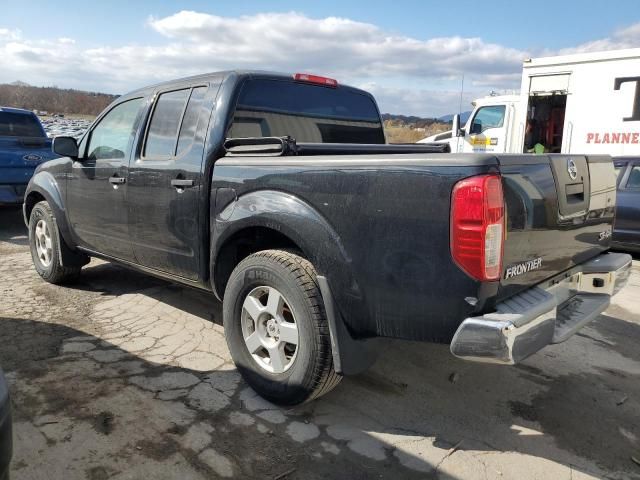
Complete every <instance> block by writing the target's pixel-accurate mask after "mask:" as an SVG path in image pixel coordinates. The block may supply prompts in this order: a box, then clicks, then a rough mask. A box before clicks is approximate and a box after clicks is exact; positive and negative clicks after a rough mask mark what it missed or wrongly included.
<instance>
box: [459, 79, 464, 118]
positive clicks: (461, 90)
mask: <svg viewBox="0 0 640 480" xmlns="http://www.w3.org/2000/svg"><path fill="white" fill-rule="evenodd" d="M463 93H464V73H463V74H462V82H461V83H460V105H459V106H458V113H459V114H460V115H462V94H463Z"/></svg>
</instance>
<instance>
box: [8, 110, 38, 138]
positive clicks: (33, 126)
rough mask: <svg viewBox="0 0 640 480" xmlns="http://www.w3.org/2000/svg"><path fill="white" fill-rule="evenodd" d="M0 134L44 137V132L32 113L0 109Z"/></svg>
mask: <svg viewBox="0 0 640 480" xmlns="http://www.w3.org/2000/svg"><path fill="white" fill-rule="evenodd" d="M0 136H2V137H44V132H43V131H42V127H41V126H40V122H38V120H37V119H36V117H35V116H34V115H31V114H28V113H12V112H3V111H1V110H0Z"/></svg>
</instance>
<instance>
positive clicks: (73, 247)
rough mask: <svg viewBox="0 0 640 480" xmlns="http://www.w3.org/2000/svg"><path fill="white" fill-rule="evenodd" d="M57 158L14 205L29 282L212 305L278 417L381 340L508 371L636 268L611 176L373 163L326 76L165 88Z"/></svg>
mask: <svg viewBox="0 0 640 480" xmlns="http://www.w3.org/2000/svg"><path fill="white" fill-rule="evenodd" d="M444 147H446V146H444ZM53 148H54V150H55V152H56V153H58V154H60V155H62V156H63V157H64V158H60V159H57V160H53V161H50V162H47V163H45V164H44V165H41V166H40V167H38V169H37V171H36V174H35V175H34V177H33V178H32V179H31V181H30V182H29V186H28V188H27V196H26V198H25V203H24V217H25V222H26V223H27V224H28V228H29V242H30V248H31V254H32V257H33V262H34V266H35V269H36V271H37V272H38V274H39V275H40V276H41V277H42V278H43V279H44V280H46V281H48V282H51V283H62V282H64V281H70V280H73V279H76V278H77V277H78V275H79V273H80V270H81V268H82V266H83V265H84V264H86V263H87V262H88V261H89V258H90V257H91V256H96V257H101V258H105V259H108V260H112V261H116V262H120V263H122V264H125V265H128V266H130V267H132V268H136V269H138V270H141V271H143V272H146V273H149V274H152V275H157V276H160V277H163V278H166V279H169V280H171V281H175V282H179V283H182V284H185V285H189V286H192V287H196V288H200V289H202V290H206V291H210V292H212V293H213V294H214V295H216V296H217V297H218V298H219V299H222V300H223V317H224V327H225V335H226V338H227V343H228V345H229V349H230V352H231V355H232V357H233V359H234V361H235V363H236V365H237V367H238V369H239V371H240V372H241V373H242V375H243V376H244V378H245V379H246V381H247V382H248V383H249V384H250V385H251V386H252V387H253V388H254V389H255V390H256V391H257V392H259V393H260V394H261V395H263V396H264V397H266V398H267V399H269V400H272V401H274V402H278V403H282V404H296V403H300V402H304V401H307V400H311V399H313V398H317V397H319V396H320V395H323V394H325V393H326V392H328V391H329V390H331V389H332V388H333V387H335V386H336V385H337V383H338V382H339V380H340V378H341V376H342V375H348V374H355V373H359V372H361V371H363V370H364V369H366V368H367V367H368V366H369V365H370V364H371V363H372V361H373V360H375V358H376V356H377V355H378V353H379V351H380V348H379V345H378V342H376V338H377V337H391V338H402V339H410V340H418V341H435V342H447V343H451V351H452V353H453V354H454V355H456V356H458V357H460V358H464V359H468V360H474V361H483V362H491V363H502V364H514V363H517V362H519V361H521V360H522V359H524V358H526V357H527V356H529V355H531V354H533V353H535V352H536V351H538V350H539V349H541V348H543V347H544V346H545V345H548V344H549V343H556V342H562V341H564V340H566V339H567V338H569V337H570V336H571V335H572V334H573V333H575V332H576V331H577V330H578V329H579V328H581V327H582V326H583V325H585V324H586V323H587V322H588V321H590V320H591V319H593V318H594V317H595V316H596V315H597V314H599V313H600V312H602V311H603V310H604V309H605V308H607V306H608V305H609V301H610V297H611V296H612V295H613V294H615V293H616V292H617V291H618V290H620V288H622V287H623V286H624V284H625V283H626V281H627V277H628V275H629V272H630V268H631V257H630V256H629V255H626V254H613V253H607V250H608V249H609V245H610V240H611V239H610V237H611V228H612V224H613V219H614V212H615V195H616V186H615V180H614V170H613V163H612V162H611V158H610V157H605V156H596V157H590V156H580V155H574V156H545V155H537V156H534V155H498V156H496V155H487V154H466V155H449V154H445V153H442V152H443V146H435V147H434V146H432V145H385V136H384V131H383V127H382V120H381V118H380V113H379V111H378V108H377V106H376V103H375V101H374V99H373V97H372V96H371V95H370V94H369V93H367V92H365V91H362V90H359V89H355V88H351V87H347V86H344V85H340V84H338V82H336V81H335V80H333V79H329V78H325V77H319V76H313V75H305V74H296V75H293V76H288V75H279V74H268V73H258V72H222V73H214V74H209V75H203V76H197V77H191V78H186V79H181V80H176V81H172V82H167V83H163V84H160V85H156V86H152V87H148V88H144V89H141V90H137V91H135V92H132V93H129V94H127V95H124V96H122V97H120V98H119V99H118V100H116V101H115V102H114V103H113V104H111V105H110V106H109V107H108V108H107V109H106V110H105V111H104V112H103V113H102V114H101V115H100V116H99V117H98V118H97V119H96V121H95V122H94V123H93V125H92V126H91V128H90V129H89V131H88V133H87V134H85V135H84V136H83V137H82V139H81V140H80V142H79V143H77V142H76V140H75V139H74V138H71V137H58V138H56V139H55V140H54V143H53ZM576 305H580V307H579V308H577V307H576Z"/></svg>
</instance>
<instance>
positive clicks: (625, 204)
mask: <svg viewBox="0 0 640 480" xmlns="http://www.w3.org/2000/svg"><path fill="white" fill-rule="evenodd" d="M614 165H615V169H616V171H617V173H618V175H617V178H618V201H617V212H616V221H615V224H614V228H613V243H612V245H613V246H614V247H615V248H616V249H620V250H626V251H635V252H640V157H620V158H614Z"/></svg>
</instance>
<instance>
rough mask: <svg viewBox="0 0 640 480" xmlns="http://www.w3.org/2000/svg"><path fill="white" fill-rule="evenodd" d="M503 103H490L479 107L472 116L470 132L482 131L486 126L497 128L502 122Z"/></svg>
mask: <svg viewBox="0 0 640 480" xmlns="http://www.w3.org/2000/svg"><path fill="white" fill-rule="evenodd" d="M504 112H505V106H504V105H492V106H490V107H481V108H479V109H478V113H476V116H475V117H474V118H473V123H472V124H471V132H470V133H472V134H474V133H482V132H483V131H485V130H486V129H488V128H499V127H501V126H502V123H503V122H504Z"/></svg>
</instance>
